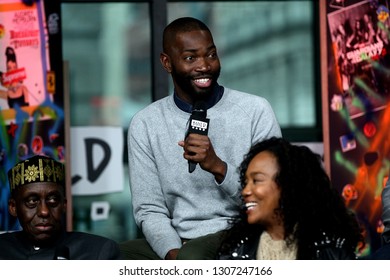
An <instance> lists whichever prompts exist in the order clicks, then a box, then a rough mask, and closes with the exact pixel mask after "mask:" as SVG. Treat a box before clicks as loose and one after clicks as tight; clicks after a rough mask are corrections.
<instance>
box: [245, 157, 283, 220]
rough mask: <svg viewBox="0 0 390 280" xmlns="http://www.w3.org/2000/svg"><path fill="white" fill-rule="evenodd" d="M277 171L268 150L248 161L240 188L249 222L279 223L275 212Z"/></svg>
mask: <svg viewBox="0 0 390 280" xmlns="http://www.w3.org/2000/svg"><path fill="white" fill-rule="evenodd" d="M278 171H279V166H278V162H277V159H276V157H275V156H274V155H273V154H272V153H270V152H268V151H263V152H260V153H259V154H257V155H256V156H255V157H254V158H253V159H252V160H251V162H250V163H249V165H248V169H247V170H246V172H245V186H244V189H243V190H242V196H243V198H244V202H245V206H246V209H247V210H246V213H247V216H248V223H249V224H262V225H264V226H265V227H268V226H273V225H277V224H279V223H280V218H279V217H278V215H277V214H276V213H275V210H276V209H278V208H279V199H280V188H279V186H278V185H277V184H276V182H275V177H276V174H277V173H278Z"/></svg>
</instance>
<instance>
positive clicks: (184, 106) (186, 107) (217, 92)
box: [173, 84, 224, 113]
mask: <svg viewBox="0 0 390 280" xmlns="http://www.w3.org/2000/svg"><path fill="white" fill-rule="evenodd" d="M223 92H224V87H223V86H220V85H218V84H217V85H216V86H215V87H214V91H213V94H211V95H210V97H209V98H208V99H206V106H207V109H210V108H211V107H213V106H214V105H215V104H217V103H218V101H219V100H221V98H222V95H223ZM173 99H174V101H175V104H176V106H177V107H179V108H180V109H181V110H183V111H184V112H187V113H191V112H192V105H191V104H190V103H187V102H185V101H184V100H182V99H180V98H179V97H178V96H177V93H176V91H174V92H173Z"/></svg>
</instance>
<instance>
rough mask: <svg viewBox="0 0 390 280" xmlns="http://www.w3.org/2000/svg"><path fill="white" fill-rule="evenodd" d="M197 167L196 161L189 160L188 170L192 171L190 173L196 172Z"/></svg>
mask: <svg viewBox="0 0 390 280" xmlns="http://www.w3.org/2000/svg"><path fill="white" fill-rule="evenodd" d="M195 168H196V162H193V161H191V160H189V161H188V172H190V173H192V172H194V170H195Z"/></svg>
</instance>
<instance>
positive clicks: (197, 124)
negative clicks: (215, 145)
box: [191, 120, 208, 131]
mask: <svg viewBox="0 0 390 280" xmlns="http://www.w3.org/2000/svg"><path fill="white" fill-rule="evenodd" d="M207 125H208V123H207V122H202V121H199V120H191V128H192V129H195V130H201V131H206V130H207Z"/></svg>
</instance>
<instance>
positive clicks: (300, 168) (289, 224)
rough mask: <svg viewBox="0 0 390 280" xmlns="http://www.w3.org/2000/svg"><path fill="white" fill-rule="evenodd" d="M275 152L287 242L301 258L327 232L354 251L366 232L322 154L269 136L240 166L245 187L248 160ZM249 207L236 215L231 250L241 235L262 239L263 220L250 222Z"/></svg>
mask: <svg viewBox="0 0 390 280" xmlns="http://www.w3.org/2000/svg"><path fill="white" fill-rule="evenodd" d="M263 151H268V152H270V153H272V154H273V155H274V156H275V158H276V160H277V164H278V167H279V170H278V172H277V174H276V176H275V182H276V184H277V185H278V186H279V188H280V191H281V195H280V200H279V208H278V209H275V211H277V212H278V213H279V214H280V215H281V217H282V220H283V226H284V231H285V236H286V237H288V238H286V242H287V244H291V243H292V242H295V243H296V244H297V245H298V252H297V259H311V258H312V256H313V250H315V248H314V244H315V242H316V241H318V240H319V239H321V236H322V235H323V234H324V233H326V234H327V236H332V237H341V238H344V239H345V246H350V248H351V249H352V250H355V249H356V248H357V246H358V244H359V242H363V236H362V234H361V229H360V226H359V223H358V221H357V219H356V218H355V216H354V214H353V213H352V211H350V210H349V209H348V208H347V207H346V205H345V203H344V200H343V198H342V196H341V195H340V193H339V192H338V190H337V189H336V188H334V187H333V186H332V184H331V181H330V178H329V176H328V175H327V173H326V171H325V169H324V167H323V163H322V159H321V157H320V155H318V154H316V153H314V152H313V151H312V150H310V149H309V148H308V147H306V146H303V145H302V146H300V145H294V144H292V143H290V142H289V141H287V140H285V139H283V138H276V137H273V138H270V139H268V140H264V141H262V142H259V143H257V144H255V145H253V146H252V147H251V149H250V151H249V152H248V153H247V154H246V155H245V157H244V160H243V162H242V163H241V166H240V168H239V172H240V182H241V186H242V188H243V187H245V173H246V170H247V168H248V165H249V163H250V162H251V161H252V159H253V158H254V157H255V156H256V155H257V154H259V153H260V152H263ZM244 210H245V209H243V211H241V215H240V216H239V217H235V218H234V219H233V225H232V228H231V229H230V231H229V232H228V236H227V240H225V242H224V243H223V245H222V247H221V251H222V252H227V251H228V250H230V249H231V247H233V246H234V244H237V242H238V240H240V239H242V237H243V235H245V236H246V237H249V238H259V236H260V233H261V232H262V231H263V228H262V226H261V225H250V224H248V223H247V219H246V214H245V211H244Z"/></svg>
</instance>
